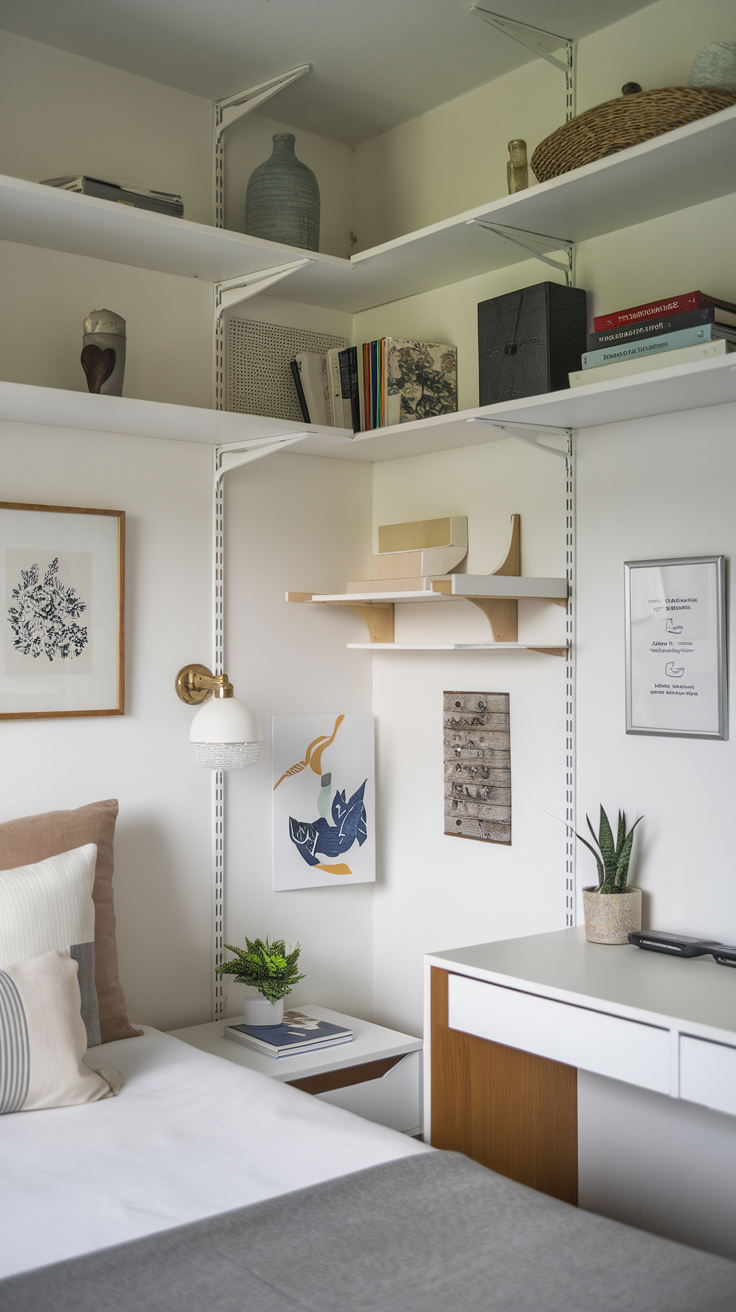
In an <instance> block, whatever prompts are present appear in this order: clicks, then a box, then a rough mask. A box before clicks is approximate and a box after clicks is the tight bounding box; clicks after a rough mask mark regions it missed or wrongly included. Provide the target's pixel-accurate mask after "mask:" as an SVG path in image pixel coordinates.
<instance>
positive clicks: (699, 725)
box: [624, 556, 728, 738]
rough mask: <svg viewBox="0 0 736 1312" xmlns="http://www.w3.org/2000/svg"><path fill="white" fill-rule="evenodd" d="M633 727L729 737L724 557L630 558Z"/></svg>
mask: <svg viewBox="0 0 736 1312" xmlns="http://www.w3.org/2000/svg"><path fill="white" fill-rule="evenodd" d="M624 570H625V585H626V732H627V733H648V734H669V735H671V736H673V737H677V738H726V737H727V736H728V682H727V666H726V600H725V598H726V561H725V557H724V556H695V557H689V558H687V559H682V560H630V561H627V562H626V564H625V566H624Z"/></svg>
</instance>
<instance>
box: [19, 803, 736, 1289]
mask: <svg viewBox="0 0 736 1312" xmlns="http://www.w3.org/2000/svg"><path fill="white" fill-rule="evenodd" d="M116 815H117V803H115V802H112V801H108V802H104V803H97V804H93V805H92V806H91V807H86V808H80V809H79V810H78V811H76V812H52V813H47V815H46V816H41V817H26V818H24V819H22V820H19V821H11V822H6V824H4V825H0V1111H1V1112H3V1114H2V1115H0V1308H2V1312H21V1310H22V1312H51V1310H52V1309H53V1312H58V1309H59V1308H63V1309H64V1312H67V1309H69V1310H72V1312H101V1310H103V1309H104V1312H133V1310H135V1312H138V1309H142V1310H144V1312H149V1310H150V1312H203V1310H204V1309H206V1312H277V1310H278V1312H284V1309H285V1308H287V1309H290V1310H291V1309H294V1310H295V1312H448V1310H451V1312H475V1309H483V1310H484V1312H489V1310H490V1312H527V1309H528V1310H529V1312H532V1309H534V1312H539V1310H541V1312H614V1310H616V1312H623V1309H626V1310H627V1312H630V1310H631V1309H633V1310H634V1312H685V1310H686V1309H688V1312H689V1310H690V1309H691V1308H692V1306H693V1305H695V1304H696V1303H697V1304H707V1306H708V1309H709V1312H726V1310H727V1309H728V1312H732V1310H733V1309H734V1308H735V1307H736V1264H734V1263H731V1262H728V1261H726V1260H725V1259H722V1258H718V1257H713V1256H710V1255H708V1254H706V1253H701V1252H696V1251H695V1250H693V1249H689V1248H686V1247H684V1246H682V1245H680V1244H674V1243H671V1242H669V1241H667V1240H663V1239H658V1238H656V1237H654V1236H652V1235H648V1234H644V1233H642V1232H641V1231H637V1230H633V1229H631V1228H629V1227H626V1226H623V1225H620V1224H618V1223H617V1222H614V1221H609V1220H606V1219H603V1218H601V1217H597V1216H593V1215H591V1214H589V1213H585V1212H583V1211H580V1210H578V1209H577V1208H574V1207H571V1206H569V1205H568V1204H567V1203H562V1202H559V1201H557V1200H556V1199H552V1198H548V1197H546V1196H545V1195H543V1194H540V1193H537V1192H535V1191H534V1190H531V1189H527V1188H525V1187H524V1186H522V1185H518V1184H516V1183H514V1182H512V1181H510V1180H507V1179H505V1178H504V1177H503V1176H500V1175H497V1174H495V1173H494V1172H492V1171H488V1170H486V1169H485V1167H483V1166H479V1165H478V1164H477V1163H475V1162H472V1161H470V1160H469V1159H467V1158H465V1157H462V1156H461V1155H459V1154H456V1153H447V1152H437V1151H435V1150H434V1149H432V1148H430V1147H428V1146H427V1145H425V1144H423V1143H421V1142H419V1141H417V1140H414V1139H411V1138H409V1137H407V1136H404V1135H400V1134H397V1133H395V1132H394V1131H392V1130H389V1129H386V1128H385V1127H383V1126H379V1125H376V1124H374V1123H372V1122H369V1121H366V1120H363V1119H361V1118H360V1117H357V1116H354V1115H353V1114H352V1113H350V1112H347V1111H343V1110H342V1109H341V1108H338V1107H334V1106H332V1105H330V1104H328V1103H325V1102H323V1101H321V1100H319V1099H316V1098H313V1097H311V1096H310V1095H309V1094H308V1093H304V1092H302V1091H300V1090H298V1089H295V1088H292V1087H290V1086H288V1085H286V1084H283V1083H281V1082H280V1081H277V1080H273V1079H270V1078H268V1077H267V1076H265V1075H261V1074H260V1073H258V1072H256V1071H251V1070H249V1069H247V1068H245V1067H242V1066H239V1065H236V1064H234V1063H232V1062H229V1061H226V1060H224V1059H223V1058H221V1057H218V1056H214V1055H211V1054H209V1053H205V1052H201V1051H200V1050H198V1049H196V1048H193V1047H191V1046H190V1045H188V1044H186V1043H183V1042H182V1041H181V1040H179V1039H177V1038H174V1037H173V1036H172V1035H167V1034H162V1033H160V1032H159V1031H157V1030H154V1029H150V1028H149V1027H146V1026H143V1027H142V1028H140V1029H138V1028H137V1027H136V1026H135V1025H132V1024H131V1023H130V1021H129V1019H128V1016H127V1012H126V1010H125V999H124V996H123V992H122V989H121V987H120V981H119V979H118V976H117V954H116V950H115V937H114V910H113V901H112V884H111V880H112V835H113V829H114V823H115V817H116ZM21 861H25V862H27V863H30V864H23V865H21V864H18V863H19V862H21ZM14 862H15V863H16V864H15V865H14V864H13V863H14ZM93 902H94V909H93ZM113 1094H114V1096H113ZM479 1096H482V1090H481V1091H479Z"/></svg>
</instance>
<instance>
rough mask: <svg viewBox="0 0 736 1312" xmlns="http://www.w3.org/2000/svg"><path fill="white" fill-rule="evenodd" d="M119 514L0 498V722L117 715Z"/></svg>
mask: <svg viewBox="0 0 736 1312" xmlns="http://www.w3.org/2000/svg"><path fill="white" fill-rule="evenodd" d="M124 590H125V512H124V511H122V510H86V509H82V508H80V507H78V506H35V505H25V504H16V503H13V502H9V501H0V599H1V600H2V626H1V640H0V719H3V720H20V719H40V718H46V717H52V716H53V717H56V716H64V715H66V716H71V715H75V716H80V715H122V714H123V710H124V659H123V658H124Z"/></svg>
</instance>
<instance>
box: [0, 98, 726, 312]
mask: <svg viewBox="0 0 736 1312" xmlns="http://www.w3.org/2000/svg"><path fill="white" fill-rule="evenodd" d="M735 146H736V106H733V107H731V108H729V109H723V110H720V112H719V113H717V114H711V115H710V116H709V117H707V118H704V119H698V120H697V121H696V122H695V123H688V124H686V125H685V127H682V128H677V129H676V130H675V131H674V132H667V133H665V134H663V135H662V136H660V137H655V138H654V139H653V140H652V141H645V142H642V143H641V145H638V146H631V147H629V149H627V150H622V151H620V152H619V153H618V154H616V155H611V156H609V157H608V158H607V159H602V160H598V161H596V162H595V163H594V164H586V165H585V167H584V168H580V169H574V170H573V171H572V172H571V173H565V174H563V175H562V176H561V177H559V178H553V179H552V180H551V181H550V182H544V183H539V184H537V185H535V186H533V187H529V188H528V190H526V191H522V192H517V193H516V194H515V195H514V196H503V197H502V198H501V199H499V200H495V201H492V202H490V203H488V204H487V205H481V206H477V207H476V208H475V209H472V210H468V211H466V212H465V213H463V214H458V215H454V216H453V217H452V218H449V219H444V220H442V222H440V223H435V224H431V225H430V226H429V227H426V228H422V229H420V230H419V231H418V232H413V233H409V234H407V235H406V236H403V237H398V238H396V239H395V240H394V241H390V242H386V243H384V244H383V245H381V246H376V247H373V248H372V249H370V250H366V251H362V252H360V254H358V255H354V256H353V257H352V259H350V260H347V259H338V258H337V257H335V256H330V255H320V254H317V253H316V252H305V251H302V250H298V249H297V248H295V247H290V246H281V245H279V244H278V243H276V242H269V241H264V240H262V239H260V238H257V237H246V236H245V235H244V234H242V233H238V232H230V231H228V230H226V229H218V228H211V227H208V226H206V225H204V224H200V223H190V222H189V220H187V219H174V218H169V217H168V216H167V215H162V214H154V213H152V212H151V211H148V210H139V209H132V208H129V207H128V206H121V205H116V204H115V203H114V202H112V201H105V200H98V199H97V198H96V197H92V196H80V195H76V194H74V193H71V192H64V191H59V190H58V189H56V188H53V187H44V186H42V185H40V184H39V183H34V182H26V181H24V180H22V179H18V178H8V177H0V238H4V239H5V240H7V241H17V242H23V243H24V244H26V245H31V246H43V247H46V248H48V249H50V250H59V251H66V252H69V253H71V254H75V255H88V256H93V257H94V258H96V259H100V260H112V261H114V262H116V263H119V264H129V265H134V266H136V267H137V268H143V269H155V270H158V271H159V272H161V273H173V274H178V275H179V276H181V277H189V278H200V279H204V280H206V281H209V282H218V281H222V280H224V279H227V278H235V277H238V276H240V275H244V274H248V273H255V272H258V271H260V270H264V269H268V268H272V267H274V266H276V265H282V264H284V263H288V262H290V261H295V260H297V259H304V258H305V257H307V258H308V259H309V261H310V263H309V265H308V266H307V267H305V268H304V269H301V270H299V271H298V272H295V273H293V274H290V275H289V276H288V278H286V279H284V280H283V281H282V282H280V283H278V284H277V285H275V286H274V287H271V288H270V289H269V295H271V296H282V297H284V298H286V299H287V300H291V301H301V302H305V303H307V304H312V305H322V306H326V307H329V308H333V309H339V310H346V311H348V312H352V313H355V312H357V311H359V310H365V309H369V308H370V307H371V306H375V305H382V304H384V303H386V302H390V301H396V300H400V299H401V298H403V297H405V296H413V295H416V294H417V293H419V292H423V291H429V290H430V289H431V288H434V287H441V286H445V285H446V284H448V283H454V282H458V281H461V280H462V279H465V278H472V277H475V276H476V275H478V274H481V273H486V272H488V271H490V270H493V269H498V268H503V267H505V266H507V265H509V264H514V263H517V262H518V261H519V260H523V259H526V258H527V256H526V255H525V254H524V253H523V252H521V251H519V250H517V249H515V248H514V247H513V246H510V245H509V244H508V243H507V242H504V241H501V240H499V239H498V238H497V237H495V236H494V235H493V234H492V233H490V232H487V231H486V230H485V229H483V228H480V227H479V226H478V224H477V222H471V221H472V220H481V221H483V222H487V223H494V224H499V225H502V226H504V227H509V228H516V229H519V230H522V231H525V232H532V233H542V234H544V235H545V236H548V237H550V238H553V239H554V238H559V239H561V240H567V241H575V242H579V241H585V240H588V239H589V238H591V237H598V236H601V235H602V234H603V233H606V232H613V231H615V230H617V229H620V228H626V227H629V226H630V225H631V224H635V223H642V222H645V221H646V220H649V219H654V218H658V217H659V216H660V215H663V214H668V213H671V212H675V211H677V210H681V209H687V208H688V207H689V206H691V205H700V204H702V203H703V202H704V201H707V200H712V199H714V198H716V197H718V196H725V195H727V194H729V193H731V192H733V191H736V149H735ZM548 249H549V250H554V241H551V242H550V245H549V248H548Z"/></svg>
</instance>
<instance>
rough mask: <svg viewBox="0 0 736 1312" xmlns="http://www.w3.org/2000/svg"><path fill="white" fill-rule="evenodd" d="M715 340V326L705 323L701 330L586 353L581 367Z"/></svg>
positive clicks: (695, 329)
mask: <svg viewBox="0 0 736 1312" xmlns="http://www.w3.org/2000/svg"><path fill="white" fill-rule="evenodd" d="M713 338H714V334H713V324H710V323H703V324H701V325H700V327H699V328H698V327H696V328H683V329H681V330H680V331H679V332H676V333H663V334H662V336H661V337H647V338H645V339H644V341H640V342H619V343H617V344H616V345H615V346H604V347H602V348H601V350H599V351H586V352H585V355H584V356H583V358H582V361H581V365H582V368H583V369H596V368H598V366H599V365H602V364H613V363H614V362H615V361H618V360H636V359H638V358H639V357H640V356H642V355H654V354H656V353H657V352H659V351H677V350H680V349H681V348H682V347H683V346H700V345H702V344H703V343H704V342H710V341H712V340H713Z"/></svg>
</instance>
